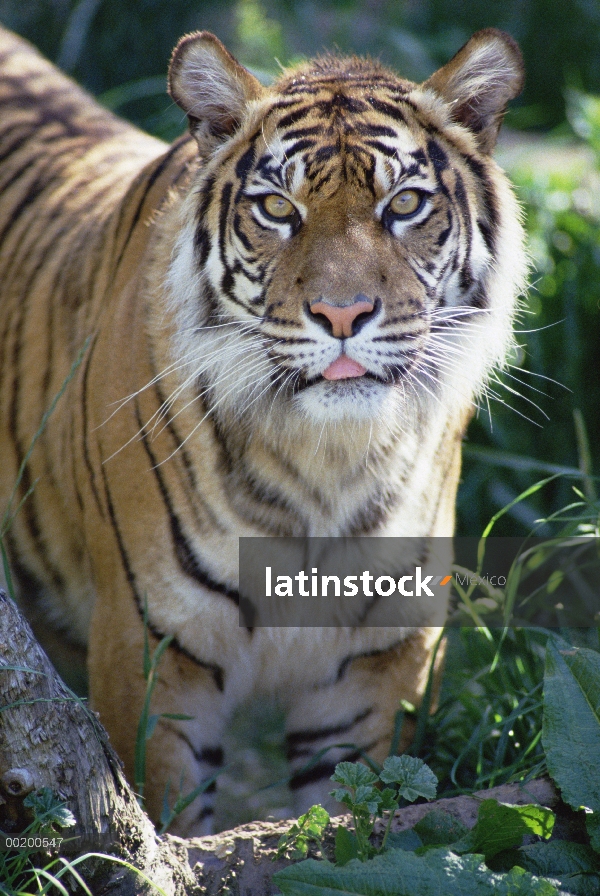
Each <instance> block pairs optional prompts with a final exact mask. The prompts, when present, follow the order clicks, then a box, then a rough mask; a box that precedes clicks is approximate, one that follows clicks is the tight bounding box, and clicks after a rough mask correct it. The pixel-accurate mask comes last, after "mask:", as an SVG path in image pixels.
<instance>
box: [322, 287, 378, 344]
mask: <svg viewBox="0 0 600 896" xmlns="http://www.w3.org/2000/svg"><path fill="white" fill-rule="evenodd" d="M374 307H375V303H374V302H372V301H371V300H370V299H368V298H367V297H366V296H365V295H363V293H359V294H358V295H356V296H354V301H353V302H352V304H351V305H332V304H330V303H329V302H326V301H325V300H324V299H318V300H317V301H316V302H313V303H312V304H311V305H310V313H311V314H314V315H315V317H316V318H317V319H318V318H319V317H320V316H322V317H325V318H326V319H327V320H328V321H329V323H330V324H331V332H332V334H333V336H335V337H336V338H337V339H346V338H347V337H349V336H352V335H353V334H354V333H355V332H356V326H355V321H356V318H357V317H359V315H361V314H365V315H367V314H372V312H373V308H374ZM321 323H325V322H324V321H321Z"/></svg>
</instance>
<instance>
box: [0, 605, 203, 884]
mask: <svg viewBox="0 0 600 896" xmlns="http://www.w3.org/2000/svg"><path fill="white" fill-rule="evenodd" d="M44 787H47V788H49V789H50V790H51V791H52V792H53V793H54V794H55V795H56V796H57V797H58V798H59V799H60V800H62V801H63V802H64V803H65V805H66V807H67V808H68V809H70V811H71V812H72V813H73V815H74V816H75V818H76V826H75V828H66V829H64V831H63V832H62V833H63V834H64V837H65V841H66V842H65V843H64V844H62V846H61V854H62V855H65V856H67V857H69V856H70V857H72V858H74V857H75V856H77V855H81V854H82V853H86V852H90V851H101V852H103V853H108V854H110V855H113V856H115V857H117V858H119V859H123V860H126V861H128V862H131V863H132V864H133V865H135V867H137V868H139V869H140V870H141V871H143V872H144V874H145V875H147V876H148V877H149V878H150V879H151V880H152V881H154V882H155V883H157V884H158V885H159V886H160V887H162V888H163V889H164V890H165V892H167V893H169V894H174V896H175V894H177V896H179V894H184V893H188V892H189V893H191V892H193V886H194V883H195V882H194V878H193V875H192V873H191V870H190V868H189V865H188V864H187V862H185V861H182V859H181V856H179V855H177V851H176V850H175V851H174V850H173V849H172V848H171V845H170V843H169V841H167V840H164V839H160V838H158V837H157V836H156V834H155V832H154V828H153V826H152V824H151V822H150V820H149V819H148V817H147V816H146V815H145V814H144V812H143V811H142V810H141V808H140V807H139V805H138V803H137V800H136V798H135V796H134V794H133V792H132V791H131V789H130V788H129V785H128V784H127V782H126V780H125V777H124V775H123V771H122V767H121V763H120V761H119V759H118V757H117V755H116V754H115V752H114V750H113V749H112V747H111V746H110V743H109V742H108V735H107V734H106V732H105V731H104V729H103V728H102V726H101V725H100V723H99V722H98V719H97V717H96V715H95V714H94V713H93V712H91V711H90V709H88V707H87V706H86V704H85V702H84V701H82V700H81V699H79V698H78V697H76V696H75V695H74V694H73V693H72V692H71V691H69V690H68V689H67V688H66V687H65V685H64V684H63V683H62V681H61V680H60V678H59V677H58V676H57V674H56V672H55V671H54V668H53V666H52V664H51V663H50V661H49V659H48V658H47V656H46V655H45V653H44V652H43V650H42V649H41V647H40V646H39V644H38V643H37V642H36V640H35V639H34V637H33V634H32V632H31V629H30V627H29V625H28V623H27V622H26V621H25V620H24V618H23V617H22V616H21V614H20V613H19V611H18V609H17V607H16V606H15V604H14V603H13V602H12V601H11V600H10V599H9V598H8V597H7V596H6V595H5V594H4V593H3V592H1V591H0V829H1V830H2V831H4V832H5V833H6V834H16V833H19V832H21V831H23V830H25V828H26V827H27V825H28V824H29V823H30V821H31V820H32V812H31V810H30V809H28V808H27V807H26V806H25V805H24V799H25V797H26V796H27V795H28V794H29V793H31V792H32V791H36V790H40V789H41V788H44ZM72 838H73V839H72ZM83 874H84V877H85V879H86V880H87V881H88V883H89V885H90V888H91V889H92V891H93V892H94V893H106V894H108V893H110V894H113V893H114V894H119V896H120V894H123V896H125V894H129V893H131V894H132V896H133V894H139V893H144V892H146V890H147V891H148V892H151V891H152V892H156V890H151V889H150V888H148V887H147V886H146V885H145V884H144V883H143V880H142V879H141V878H140V877H139V876H138V875H136V874H134V873H133V872H128V871H127V869H126V868H125V867H124V866H123V865H121V864H118V863H108V862H101V861H99V860H93V861H89V862H88V863H86V867H85V870H84V871H83Z"/></svg>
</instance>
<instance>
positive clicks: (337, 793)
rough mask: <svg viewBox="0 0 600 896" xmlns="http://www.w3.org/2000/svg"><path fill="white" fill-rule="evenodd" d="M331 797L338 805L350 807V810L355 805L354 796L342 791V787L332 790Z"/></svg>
mask: <svg viewBox="0 0 600 896" xmlns="http://www.w3.org/2000/svg"><path fill="white" fill-rule="evenodd" d="M330 796H332V797H333V798H334V800H337V801H338V803H343V804H344V805H345V806H348V808H350V809H351V808H352V806H353V805H354V798H353V797H352V794H351V793H350V791H348V790H342V788H341V787H338V789H337V790H331V791H330Z"/></svg>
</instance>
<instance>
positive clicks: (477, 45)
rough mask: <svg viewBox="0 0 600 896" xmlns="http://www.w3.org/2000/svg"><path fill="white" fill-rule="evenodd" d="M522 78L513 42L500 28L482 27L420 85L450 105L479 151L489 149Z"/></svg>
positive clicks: (516, 94) (522, 66) (520, 59)
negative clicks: (475, 142)
mask: <svg viewBox="0 0 600 896" xmlns="http://www.w3.org/2000/svg"><path fill="white" fill-rule="evenodd" d="M524 81H525V68H524V65H523V57H522V55H521V51H520V49H519V47H518V45H517V44H516V42H515V41H514V40H513V39H512V37H511V36H510V35H509V34H505V33H504V31H498V30H497V29H496V28H484V29H483V30H482V31H477V32H476V34H474V35H473V37H472V38H471V39H470V40H469V41H467V43H466V44H465V45H464V47H462V49H460V50H459V51H458V53H457V54H456V56H454V57H453V58H452V59H451V60H450V62H448V63H447V64H446V65H444V66H443V68H440V69H439V70H438V71H437V72H435V73H434V74H433V75H432V76H431V77H430V78H429V79H428V80H427V81H425V83H424V84H423V87H430V88H431V89H432V90H435V92H436V93H437V94H439V95H440V96H441V97H442V99H444V100H445V101H446V102H447V103H448V105H449V106H450V114H451V116H452V118H453V119H454V120H455V121H457V122H458V123H459V124H463V125H465V127H467V128H469V129H470V130H471V131H473V133H474V134H475V136H476V137H477V142H478V143H479V147H480V149H481V150H482V152H485V153H491V152H492V150H493V149H494V146H495V144H496V139H497V137H498V131H499V130H500V125H501V124H502V119H503V117H504V112H505V111H506V105H507V103H508V102H509V100H512V99H514V98H515V97H516V96H518V95H519V93H520V92H521V90H522V89H523V84H524Z"/></svg>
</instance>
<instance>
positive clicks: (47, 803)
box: [23, 787, 76, 828]
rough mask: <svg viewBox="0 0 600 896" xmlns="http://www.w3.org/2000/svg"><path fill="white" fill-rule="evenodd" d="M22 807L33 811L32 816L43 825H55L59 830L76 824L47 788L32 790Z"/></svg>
mask: <svg viewBox="0 0 600 896" xmlns="http://www.w3.org/2000/svg"><path fill="white" fill-rule="evenodd" d="M23 805H24V806H27V807H28V808H30V809H33V812H34V815H35V816H36V818H37V820H38V821H39V822H42V823H43V824H44V825H48V824H56V825H58V826H59V827H61V828H70V827H73V825H74V824H76V819H75V816H74V815H73V813H72V812H71V810H70V809H67V807H66V806H65V804H64V803H63V802H62V800H60V799H59V798H58V797H56V796H55V795H54V793H53V792H52V791H51V790H50V788H49V787H42V788H40V790H34V791H33V793H30V794H28V795H27V796H26V797H25V799H24V800H23Z"/></svg>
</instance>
